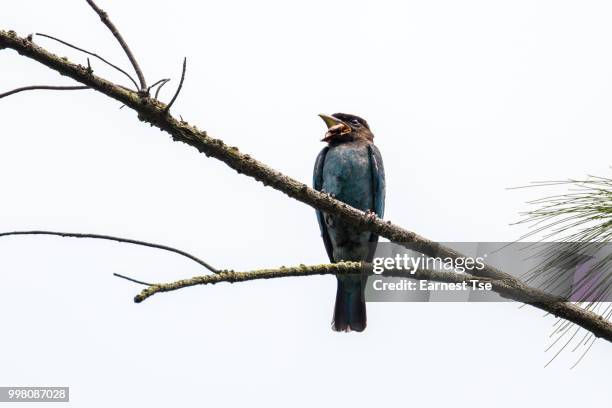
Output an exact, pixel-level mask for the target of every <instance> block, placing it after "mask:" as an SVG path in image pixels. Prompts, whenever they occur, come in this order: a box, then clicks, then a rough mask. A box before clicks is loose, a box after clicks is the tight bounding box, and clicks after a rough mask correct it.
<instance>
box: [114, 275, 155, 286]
mask: <svg viewBox="0 0 612 408" xmlns="http://www.w3.org/2000/svg"><path fill="white" fill-rule="evenodd" d="M113 275H115V276H116V277H118V278H122V279H125V280H129V281H130V282H135V283H139V284H141V285H145V286H154V284H153V283H148V282H143V281H140V280H138V279H134V278H130V277H129V276H125V275H121V274H120V273H113Z"/></svg>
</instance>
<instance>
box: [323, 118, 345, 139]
mask: <svg viewBox="0 0 612 408" xmlns="http://www.w3.org/2000/svg"><path fill="white" fill-rule="evenodd" d="M319 116H320V117H321V119H323V122H325V124H326V125H327V132H326V133H325V137H324V138H323V139H321V141H322V142H329V141H331V140H332V139H334V138H338V137H341V136H342V135H347V134H349V133H351V127H350V126H349V125H347V124H346V123H344V122H343V121H341V120H340V119H336V118H334V117H333V116H328V115H324V114H319Z"/></svg>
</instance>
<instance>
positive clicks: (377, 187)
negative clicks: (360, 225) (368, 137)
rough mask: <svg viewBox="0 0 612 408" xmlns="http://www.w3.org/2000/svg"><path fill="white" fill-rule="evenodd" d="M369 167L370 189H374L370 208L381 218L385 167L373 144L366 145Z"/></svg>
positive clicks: (383, 207)
mask: <svg viewBox="0 0 612 408" xmlns="http://www.w3.org/2000/svg"><path fill="white" fill-rule="evenodd" d="M368 151H369V155H370V168H371V169H372V191H374V208H372V210H373V211H374V212H375V213H376V215H378V217H379V218H382V217H383V216H384V215H385V168H384V166H383V161H382V156H381V155H380V151H379V150H378V148H377V147H376V146H374V145H373V144H370V145H368Z"/></svg>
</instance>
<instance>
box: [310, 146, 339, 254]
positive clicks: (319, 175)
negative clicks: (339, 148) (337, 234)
mask: <svg viewBox="0 0 612 408" xmlns="http://www.w3.org/2000/svg"><path fill="white" fill-rule="evenodd" d="M328 150H329V147H328V146H325V147H324V148H323V150H321V153H319V155H318V156H317V160H316V161H315V167H314V174H313V176H312V183H313V186H314V189H315V190H317V191H321V189H322V188H323V164H325V156H326V155H327V151H328ZM316 212H317V220H318V221H319V228H320V229H321V237H322V238H323V243H324V244H325V250H326V251H327V256H328V257H329V260H330V262H334V249H333V247H332V242H331V239H330V238H329V233H328V232H327V225H326V224H325V220H324V219H323V213H322V212H321V211H319V210H316Z"/></svg>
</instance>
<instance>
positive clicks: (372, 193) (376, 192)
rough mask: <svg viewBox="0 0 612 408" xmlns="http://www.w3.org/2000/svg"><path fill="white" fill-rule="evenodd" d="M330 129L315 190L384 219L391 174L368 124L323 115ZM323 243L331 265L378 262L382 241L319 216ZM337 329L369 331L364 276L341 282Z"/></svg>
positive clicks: (347, 277)
mask: <svg viewBox="0 0 612 408" xmlns="http://www.w3.org/2000/svg"><path fill="white" fill-rule="evenodd" d="M319 116H320V117H321V118H322V119H323V120H324V121H325V124H326V125H327V128H328V129H327V133H325V137H324V138H323V140H322V141H323V142H327V143H328V145H327V146H326V147H324V148H323V150H321V153H319V156H318V157H317V160H316V162H315V168H314V177H313V179H314V180H313V182H314V188H315V189H316V190H319V191H322V192H325V193H328V194H330V195H331V196H332V197H334V198H336V199H337V200H340V201H342V202H345V203H346V204H348V205H350V206H352V207H355V208H357V209H360V210H363V211H366V212H372V213H375V214H376V215H377V216H378V217H381V218H382V216H383V213H384V210H385V170H384V168H383V162H382V157H381V155H380V152H379V151H378V148H377V147H376V146H374V143H373V139H374V135H373V134H372V132H371V131H370V127H369V126H368V123H367V122H366V121H365V120H364V119H362V118H360V117H358V116H354V115H349V114H346V113H334V114H333V115H332V116H327V115H319ZM317 219H318V221H319V227H320V229H321V236H322V237H323V243H324V244H325V249H326V250H327V255H328V256H329V260H330V261H331V262H340V261H366V262H372V258H373V256H374V250H375V249H376V244H377V242H378V235H376V234H373V233H371V232H367V231H360V230H359V229H358V228H356V226H354V225H351V224H350V223H347V222H345V221H343V220H340V219H339V218H338V217H336V216H334V215H332V214H327V213H325V212H321V211H317ZM337 280H338V289H337V291H336V305H335V307H334V318H333V322H332V329H334V330H335V331H344V332H348V331H358V332H360V331H363V330H364V329H365V327H366V305H365V298H364V289H365V287H364V286H365V281H363V280H362V279H361V276H360V275H345V276H338V277H337Z"/></svg>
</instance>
